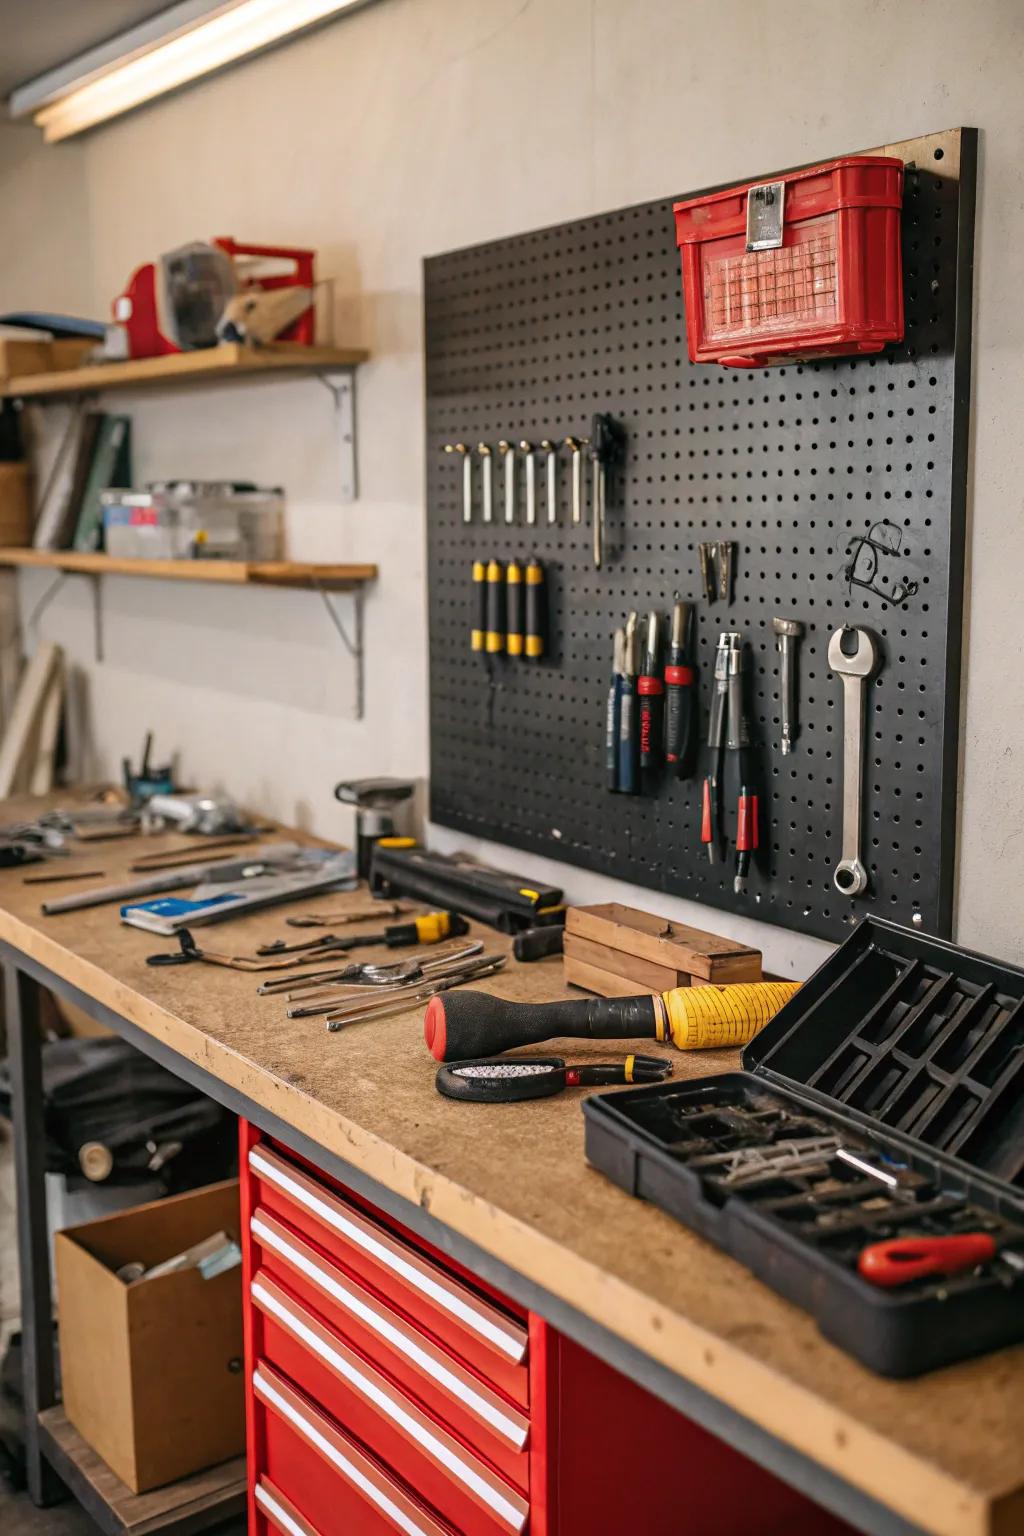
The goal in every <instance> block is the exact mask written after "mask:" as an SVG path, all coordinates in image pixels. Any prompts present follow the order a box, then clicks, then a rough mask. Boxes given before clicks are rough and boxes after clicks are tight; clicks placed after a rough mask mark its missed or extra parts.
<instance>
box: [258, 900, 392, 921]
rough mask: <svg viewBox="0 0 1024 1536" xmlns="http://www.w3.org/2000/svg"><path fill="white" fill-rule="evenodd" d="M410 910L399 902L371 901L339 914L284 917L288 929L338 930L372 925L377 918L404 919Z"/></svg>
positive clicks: (327, 913) (326, 913)
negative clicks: (346, 925) (355, 925)
mask: <svg viewBox="0 0 1024 1536" xmlns="http://www.w3.org/2000/svg"><path fill="white" fill-rule="evenodd" d="M411 911H412V908H411V907H410V906H408V905H407V904H406V903H405V902H401V901H371V902H369V903H367V905H366V906H362V907H346V908H345V909H344V911H341V912H303V913H301V914H300V915H299V916H298V917H286V918H285V922H286V923H287V924H288V927H289V928H338V927H343V926H344V925H345V924H346V923H372V922H376V920H377V918H378V917H405V916H406V914H407V913H409V912H411Z"/></svg>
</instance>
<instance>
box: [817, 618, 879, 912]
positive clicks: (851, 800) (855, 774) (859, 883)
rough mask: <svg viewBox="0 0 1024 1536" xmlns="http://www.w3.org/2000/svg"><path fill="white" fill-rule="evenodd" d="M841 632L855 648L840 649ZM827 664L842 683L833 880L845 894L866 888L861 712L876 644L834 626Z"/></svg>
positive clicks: (865, 633)
mask: <svg viewBox="0 0 1024 1536" xmlns="http://www.w3.org/2000/svg"><path fill="white" fill-rule="evenodd" d="M844 635H853V636H854V637H855V638H856V641H857V649H856V650H855V651H854V653H853V655H852V656H848V655H847V654H846V652H845V651H844V650H843V637H844ZM828 664H829V666H830V667H831V669H832V671H833V672H834V673H835V674H836V675H837V677H839V678H841V679H842V684H843V847H842V856H841V858H840V860H839V863H838V864H837V865H836V867H835V869H834V871H833V873H832V879H833V881H834V882H835V887H836V890H837V891H841V892H842V894H843V895H844V896H860V895H861V894H862V892H863V891H865V890H866V889H867V884H868V872H867V870H866V869H865V868H864V865H863V864H862V862H861V857H860V849H861V831H862V819H863V814H864V715H865V702H866V693H867V683H868V679H869V678H870V677H872V676H873V675H874V673H875V670H876V668H877V666H878V643H877V641H876V640H875V637H874V635H873V634H872V633H871V631H870V630H867V629H837V630H836V631H835V633H834V634H833V636H832V638H831V640H830V641H829V643H828Z"/></svg>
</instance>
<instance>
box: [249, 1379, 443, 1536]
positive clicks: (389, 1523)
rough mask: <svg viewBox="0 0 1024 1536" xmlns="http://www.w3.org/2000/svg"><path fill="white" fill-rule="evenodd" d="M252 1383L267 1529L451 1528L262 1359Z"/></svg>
mask: <svg viewBox="0 0 1024 1536" xmlns="http://www.w3.org/2000/svg"><path fill="white" fill-rule="evenodd" d="M252 1387H253V1397H254V1400H255V1404H256V1411H257V1413H262V1415H263V1420H264V1436H263V1441H264V1454H265V1458H266V1464H265V1466H264V1467H262V1468H260V1469H259V1476H258V1478H257V1481H256V1486H255V1489H254V1494H255V1500H256V1509H257V1512H258V1517H259V1518H261V1519H262V1520H264V1521H265V1529H266V1531H267V1533H268V1536H277V1533H278V1532H281V1533H283V1536H338V1533H339V1532H341V1531H346V1532H351V1533H352V1536H355V1533H356V1532H358V1536H396V1533H399V1536H455V1533H454V1532H453V1530H452V1527H451V1526H449V1525H446V1524H445V1522H444V1521H443V1520H439V1519H438V1517H437V1516H436V1515H435V1514H433V1513H432V1512H431V1511H429V1510H427V1509H426V1508H425V1507H424V1506H423V1505H422V1504H421V1503H420V1502H419V1500H418V1499H415V1498H414V1497H413V1496H412V1494H411V1493H410V1490H409V1489H407V1488H405V1487H403V1486H402V1484H401V1483H399V1482H398V1481H397V1480H396V1479H395V1478H394V1477H392V1476H391V1474H390V1473H388V1472H387V1471H386V1470H385V1469H384V1468H383V1467H381V1466H379V1465H378V1464H377V1462H376V1461H374V1460H373V1458H372V1457H370V1456H367V1454H366V1452H365V1451H364V1450H362V1449H361V1448H360V1447H359V1446H356V1445H354V1444H353V1442H352V1441H351V1440H350V1439H349V1438H348V1436H347V1435H344V1434H342V1433H341V1431H340V1430H339V1429H338V1427H337V1425H335V1424H331V1423H330V1422H329V1421H328V1420H327V1419H326V1418H325V1417H324V1415H323V1414H322V1413H320V1412H318V1410H317V1409H316V1408H315V1407H314V1406H313V1404H312V1403H310V1402H309V1401H308V1400H307V1399H305V1398H304V1397H302V1396H301V1395H300V1394H299V1393H298V1392H296V1391H295V1390H294V1389H293V1388H292V1387H290V1386H289V1385H288V1383H287V1382H285V1381H282V1379H281V1378H280V1377H279V1376H277V1375H276V1374H275V1373H274V1372H273V1371H272V1370H270V1369H269V1368H268V1367H267V1366H266V1365H265V1364H262V1363H261V1364H260V1365H258V1366H257V1367H256V1370H255V1371H254V1372H253V1378H252ZM289 1522H291V1523H289ZM260 1536H263V1533H262V1531H261V1533H260Z"/></svg>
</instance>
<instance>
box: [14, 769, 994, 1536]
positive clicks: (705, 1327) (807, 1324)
mask: <svg viewBox="0 0 1024 1536" xmlns="http://www.w3.org/2000/svg"><path fill="white" fill-rule="evenodd" d="M43 803H44V802H39V801H28V800H21V801H9V802H8V803H7V806H6V807H5V810H6V812H7V814H6V815H5V816H4V820H14V819H16V818H21V817H23V816H28V815H31V814H35V813H36V812H37V811H38V809H39V808H40V806H41V804H43ZM49 803H51V804H52V803H55V802H54V797H50V800H49ZM182 841H183V840H182V838H181V837H180V836H170V835H168V836H167V837H166V838H161V839H147V840H145V842H144V843H143V840H142V839H141V838H140V839H138V840H135V839H131V840H126V841H124V842H112V843H98V844H94V845H91V846H90V847H89V848H88V850H87V851H83V852H81V853H75V854H74V855H73V856H72V857H71V858H70V859H68V860H67V861H62V862H61V864H60V865H59V866H58V868H59V869H61V870H63V869H65V868H66V869H67V870H68V871H70V870H72V869H74V868H76V867H77V868H83V869H84V868H89V869H103V870H104V871H105V872H106V878H105V880H103V881H98V882H95V883H97V884H106V883H109V882H110V881H113V880H115V879H119V878H121V877H122V875H125V872H126V870H127V866H128V864H129V863H130V861H131V860H132V859H133V858H137V857H138V856H139V854H140V853H141V852H143V851H145V852H146V853H149V852H150V851H155V850H156V849H158V848H160V847H162V846H168V847H169V846H171V845H172V844H173V845H174V846H180V844H181V842H182ZM38 870H39V866H34V867H33V868H32V869H31V870H28V871H20V870H3V871H0V940H3V941H5V942H7V943H8V944H10V945H12V946H14V947H15V948H16V949H18V950H20V951H22V952H23V953H25V954H27V955H29V956H31V957H32V958H33V959H35V960H36V961H38V962H40V963H41V964H42V965H45V966H47V967H48V968H49V969H50V970H51V971H53V972H54V973H56V974H57V975H58V976H60V977H62V978H63V979H64V980H66V981H68V982H69V983H71V984H73V985H74V986H76V987H78V988H80V989H81V990H82V991H84V992H86V993H88V994H89V995H90V996H92V997H94V998H96V999H98V1000H99V1001H100V1002H102V1003H103V1004H105V1005H106V1006H107V1007H109V1008H111V1009H113V1010H115V1011H116V1012H117V1013H118V1014H120V1015H121V1016H123V1017H124V1018H126V1019H128V1020H130V1021H131V1022H132V1023H134V1024H136V1025H137V1026H139V1027H140V1028H141V1029H143V1030H145V1031H146V1032H147V1033H148V1034H150V1035H151V1036H153V1037H154V1038H155V1039H159V1040H162V1041H164V1042H166V1044H167V1045H168V1046H170V1047H172V1048H173V1049H174V1050H175V1051H177V1052H179V1053H180V1054H181V1055H182V1056H184V1057H186V1058H188V1059H189V1060H191V1061H193V1062H195V1063H197V1064H199V1065H201V1066H202V1067H204V1068H205V1069H206V1070H207V1071H209V1072H211V1073H213V1074H215V1075H216V1076H217V1077H218V1078H220V1079H222V1080H223V1081H224V1082H226V1083H228V1084H230V1085H231V1086H233V1087H234V1088H236V1089H238V1090H239V1091H241V1092H242V1093H244V1094H246V1095H248V1096H249V1097H250V1098H251V1099H252V1100H254V1101H255V1102H256V1103H257V1104H259V1105H261V1106H263V1107H264V1108H265V1109H267V1110H269V1111H271V1112H272V1113H274V1114H275V1115H278V1116H280V1117H281V1118H282V1119H283V1120H285V1121H286V1122H288V1123H289V1124H291V1125H294V1126H295V1127H296V1128H297V1129H298V1130H300V1131H301V1132H303V1133H305V1134H306V1135H307V1136H309V1137H311V1138H313V1140H315V1141H316V1142H318V1143H319V1144H320V1145H322V1146H323V1147H324V1148H326V1149H328V1150H329V1151H331V1152H332V1153H334V1154H336V1155H337V1156H339V1157H341V1158H343V1159H345V1160H346V1161H347V1162H348V1163H350V1164H352V1165H353V1166H355V1167H356V1168H358V1169H360V1170H361V1171H362V1172H363V1173H365V1174H366V1175H368V1176H369V1177H370V1178H372V1179H375V1180H377V1181H378V1182H379V1183H380V1184H382V1185H384V1186H386V1187H387V1188H388V1189H390V1190H392V1191H393V1192H395V1193H396V1194H398V1195H399V1196H402V1197H404V1198H405V1199H407V1200H409V1201H412V1202H414V1203H416V1204H418V1205H420V1206H422V1207H424V1208H425V1209H427V1210H429V1211H430V1212H431V1213H432V1214H433V1215H434V1216H435V1217H436V1218H438V1219H439V1220H441V1221H442V1222H444V1223H446V1224H447V1225H448V1226H449V1227H451V1228H452V1229H453V1230H455V1231H457V1232H459V1233H461V1234H462V1235H463V1236H464V1237H466V1238H468V1239H470V1240H471V1241H472V1242H474V1243H476V1244H478V1245H479V1246H480V1247H481V1248H483V1249H485V1250H486V1251H487V1252H489V1253H491V1254H493V1255H494V1256H495V1257H497V1258H498V1259H500V1260H502V1261H503V1262H504V1263H506V1264H508V1265H509V1266H511V1267H512V1268H514V1269H515V1270H517V1271H519V1272H520V1273H521V1274H523V1275H525V1276H527V1277H528V1278H529V1279H531V1280H532V1281H534V1282H536V1283H537V1284H539V1285H540V1286H543V1287H544V1288H545V1289H546V1290H547V1291H549V1292H551V1293H552V1294H553V1295H555V1296H558V1297H560V1298H562V1299H564V1300H565V1301H567V1302H569V1303H570V1304H571V1305H572V1306H574V1307H575V1308H576V1309H577V1310H579V1311H580V1312H583V1313H585V1314H587V1315H588V1316H590V1317H592V1318H594V1319H595V1320H596V1321H597V1322H599V1323H600V1324H602V1325H603V1326H604V1327H605V1328H607V1329H608V1330H610V1331H611V1332H612V1333H614V1334H617V1335H618V1336H620V1337H621V1338H623V1339H625V1340H627V1341H629V1342H630V1343H632V1344H633V1345H635V1346H637V1347H638V1348H639V1349H641V1350H642V1351H644V1352H645V1353H646V1354H648V1355H649V1356H651V1357H653V1358H654V1359H655V1360H657V1361H659V1362H660V1363H662V1364H663V1365H665V1366H667V1367H668V1368H670V1369H671V1370H673V1371H675V1372H677V1373H679V1374H680V1375H682V1376H684V1377H686V1378H687V1379H688V1380H689V1381H691V1382H693V1383H695V1384H696V1385H697V1386H698V1387H700V1388H702V1389H703V1390H704V1391H706V1392H708V1393H710V1394H711V1395H713V1396H714V1397H716V1398H718V1399H720V1400H721V1401H722V1402H724V1403H726V1404H728V1405H729V1406H730V1407H731V1408H733V1409H735V1410H736V1411H737V1412H739V1413H740V1414H743V1415H744V1416H745V1417H747V1418H748V1419H750V1420H752V1421H753V1422H755V1423H756V1424H758V1425H760V1426H762V1427H763V1428H764V1429H765V1430H767V1431H768V1432H769V1433H771V1434H772V1435H774V1436H776V1437H777V1438H778V1439H779V1440H781V1441H783V1442H784V1443H786V1444H788V1445H791V1446H793V1447H794V1448H796V1449H797V1450H798V1451H800V1452H801V1453H803V1454H804V1455H805V1456H807V1457H809V1458H811V1459H812V1460H813V1461H815V1462H817V1463H819V1464H821V1465H823V1466H825V1467H827V1468H829V1469H831V1470H832V1471H833V1472H835V1473H836V1474H837V1475H838V1476H839V1477H841V1478H843V1479H845V1480H846V1481H847V1482H849V1483H850V1484H852V1485H854V1486H855V1487H857V1488H860V1489H862V1490H863V1491H864V1492H865V1493H867V1494H869V1495H870V1496H872V1497H873V1498H875V1499H877V1500H879V1501H880V1502H881V1503H883V1504H886V1505H888V1506H890V1507H891V1508H892V1509H894V1510H896V1511H898V1512H899V1513H900V1514H901V1515H903V1516H904V1517H905V1518H906V1519H908V1520H909V1521H911V1522H913V1523H915V1524H917V1525H920V1526H922V1527H924V1528H925V1529H926V1530H928V1531H933V1532H935V1533H940V1536H989V1533H990V1536H1015V1533H1020V1532H1022V1531H1024V1349H1013V1350H1003V1351H1001V1352H999V1353H997V1354H993V1355H989V1356H987V1357H986V1358H983V1359H980V1360H976V1361H971V1362H968V1363H966V1364H963V1365H958V1366H955V1367H952V1368H950V1369H948V1370H944V1371H938V1372H934V1373H932V1374H930V1375H928V1376H925V1377H922V1378H920V1379H918V1380H917V1381H912V1382H891V1381H885V1380H883V1379H882V1378H880V1377H877V1376H874V1375H872V1374H871V1373H870V1372H869V1371H867V1370H865V1369H864V1368H862V1367H861V1366H859V1365H858V1364H857V1363H856V1362H855V1361H853V1360H851V1359H849V1358H848V1357H847V1356H846V1355H844V1354H842V1353H841V1352H840V1351H839V1350H837V1349H835V1348H834V1347H833V1346H831V1345H830V1344H828V1343H826V1342H825V1340H824V1339H822V1337H821V1336H820V1334H819V1333H818V1331H817V1329H816V1327H815V1325H814V1323H813V1322H812V1320H811V1319H810V1318H809V1317H808V1316H807V1315H806V1314H805V1313H803V1312H801V1311H799V1310H798V1309H797V1308H795V1307H792V1306H790V1305H788V1304H787V1303H786V1302H784V1301H783V1300H781V1299H780V1298H779V1297H778V1296H776V1295H775V1294H774V1293H773V1292H772V1291H770V1290H768V1289H767V1287H765V1286H763V1285H761V1284H760V1283H759V1282H758V1281H757V1280H755V1279H754V1278H753V1277H752V1276H750V1275H749V1274H748V1273H747V1272H746V1271H745V1270H744V1269H742V1268H741V1267H740V1266H739V1265H738V1264H736V1263H734V1262H733V1261H732V1260H731V1259H729V1258H727V1257H726V1256H725V1255H724V1254H722V1253H720V1252H719V1251H718V1250H717V1249H715V1248H713V1247H711V1246H710V1245H709V1244H708V1243H705V1242H703V1241H702V1240H701V1239H700V1238H698V1237H697V1236H695V1235H694V1234H693V1233H692V1232H690V1231H689V1230H688V1229H686V1228H685V1227H682V1226H680V1225H678V1224H677V1223H676V1222H674V1221H672V1220H671V1219H670V1218H669V1217H668V1216H666V1215H664V1214H662V1213H661V1212H660V1211H657V1210H655V1209H653V1208H652V1207H650V1206H647V1205H644V1204H643V1203H642V1202H640V1201H639V1200H634V1199H631V1198H630V1197H629V1196H627V1195H626V1194H624V1193H623V1192H622V1191H620V1190H619V1189H617V1188H615V1187H614V1186H613V1185H612V1184H610V1183H609V1182H608V1181H607V1180H606V1179H604V1178H603V1177H602V1176H601V1175H600V1174H599V1173H597V1172H595V1171H594V1170H593V1169H591V1168H589V1167H588V1166H587V1164H586V1162H585V1161H584V1156H583V1119H582V1116H581V1114H580V1109H579V1104H580V1095H579V1094H578V1093H572V1092H569V1093H565V1094H562V1095H560V1096H559V1097H557V1098H553V1099H547V1100H542V1101H539V1102H537V1103H532V1104H531V1103H525V1104H519V1105H495V1106H484V1105H477V1104H460V1103H454V1102H451V1101H449V1100H445V1099H442V1098H440V1097H439V1096H438V1095H437V1094H436V1092H435V1091H434V1086H433V1079H434V1072H435V1070H436V1063H434V1062H433V1061H432V1059H431V1058H430V1056H429V1055H428V1053H427V1050H426V1047H425V1046H424V1044H423V1039H422V1024H421V1017H422V1010H421V1009H417V1010H415V1011H413V1012H410V1013H407V1014H404V1015H401V1016H399V1017H396V1018H394V1019H390V1020H387V1021H385V1022H382V1023H378V1024H367V1025H363V1026H356V1027H353V1028H349V1029H348V1030H344V1031H342V1032H340V1033H338V1034H328V1033H327V1032H326V1030H325V1028H324V1025H323V1021H322V1020H318V1019H307V1020H287V1019H286V1018H285V1016H284V1006H283V1004H282V1003H281V1002H280V1001H277V1000H275V999H273V998H261V997H258V996H257V995H256V983H257V979H258V978H256V977H254V976H251V975H246V974H242V973H239V972H235V971H229V970H223V969H220V968H218V967H214V966H210V965H190V966H180V967H170V968H157V969H154V968H152V967H147V966H146V963H145V959H146V956H147V955H149V954H152V953H153V952H154V951H155V950H159V949H161V948H163V947H170V941H168V940H161V939H158V938H155V937H154V936H153V935H149V934H145V933H142V932H139V931H136V930H133V929H129V928H125V927H124V926H123V925H121V923H120V922H119V921H118V919H117V916H116V908H115V907H113V906H108V907H100V908H94V909H92V910H90V911H86V912H79V913H71V914H67V915H64V916H58V917H49V918H47V917H43V916H42V915H41V913H40V902H41V900H42V899H43V898H44V897H50V896H57V895H60V894H63V893H65V892H70V891H78V890H82V889H85V888H88V887H89V886H90V885H91V884H92V883H93V882H82V884H81V885H79V884H77V883H76V884H68V885H54V886H38V885H25V884H24V876H25V873H30V874H31V873H36V872H38ZM126 877H127V876H126ZM353 900H354V898H353V897H351V896H340V897H338V896H333V897H321V898H320V899H319V900H316V901H307V902H304V903H302V904H301V906H300V907H299V908H297V910H313V911H315V910H320V911H327V910H337V909H338V908H339V907H340V906H343V905H345V904H346V903H351V902H352V901H353ZM284 910H285V911H289V910H296V909H291V908H289V909H284ZM307 932H309V933H310V936H313V935H314V934H315V932H316V930H307ZM480 933H481V936H485V937H486V938H487V943H488V948H497V947H502V948H504V947H507V941H505V940H504V939H501V938H499V937H498V936H496V935H494V934H492V933H490V932H489V930H480ZM283 934H290V935H291V936H292V937H293V938H298V937H300V936H301V931H297V930H294V929H291V930H290V929H288V928H287V927H286V926H285V924H284V911H282V910H280V909H279V910H277V911H270V912H264V913H262V914H258V915H255V916H253V917H251V918H246V919H240V920H235V921H232V922H230V923H225V924H222V925H219V926H217V927H215V928H212V929H209V930H207V931H206V933H205V942H207V943H208V944H209V946H210V947H211V948H220V949H224V948H229V949H231V950H233V951H236V952H243V953H244V952H251V951H252V950H253V949H254V948H255V946H256V944H257V943H259V942H264V941H266V940H269V939H272V938H277V937H279V936H281V935H283ZM366 953H367V956H368V957H369V956H370V955H371V954H372V953H373V952H372V951H367V952H366ZM392 958H393V956H392ZM484 985H485V986H486V987H487V988H489V989H490V990H493V991H494V992H495V993H498V994H500V995H502V996H505V997H513V998H519V999H529V1000H540V999H542V998H552V997H560V996H565V995H567V994H566V992H565V989H564V987H563V985H562V979H561V963H560V961H559V960H554V959H553V960H548V961H542V962H540V963H539V964H536V965H532V966H518V965H516V964H515V963H514V962H512V963H510V966H509V968H508V969H506V971H504V972H503V973H502V974H500V975H499V976H497V977H495V978H493V979H491V980H489V981H487V982H486V983H484ZM653 1048H654V1049H659V1048H658V1047H653ZM549 1049H551V1050H557V1047H554V1046H552V1047H550V1048H548V1047H544V1048H543V1051H542V1052H541V1053H542V1054H543V1053H546V1052H547V1051H548V1050H549ZM566 1051H567V1052H569V1053H571V1056H572V1057H573V1058H577V1059H579V1058H581V1057H583V1056H585V1055H587V1054H588V1053H589V1054H591V1055H593V1056H595V1057H597V1058H601V1057H604V1058H607V1057H608V1056H609V1055H611V1056H614V1054H615V1053H614V1051H612V1052H609V1049H608V1047H607V1045H605V1046H603V1047H602V1046H601V1045H600V1044H597V1045H595V1046H587V1045H586V1044H585V1043H584V1042H572V1043H571V1044H569V1045H567V1047H566ZM673 1055H674V1065H675V1069H676V1075H677V1076H683V1075H685V1076H703V1075H706V1074H710V1073H715V1072H721V1071H723V1070H729V1069H731V1068H733V1067H734V1066H735V1062H736V1057H735V1054H734V1053H732V1052H710V1053H707V1052H706V1053H693V1054H689V1055H686V1054H682V1053H673Z"/></svg>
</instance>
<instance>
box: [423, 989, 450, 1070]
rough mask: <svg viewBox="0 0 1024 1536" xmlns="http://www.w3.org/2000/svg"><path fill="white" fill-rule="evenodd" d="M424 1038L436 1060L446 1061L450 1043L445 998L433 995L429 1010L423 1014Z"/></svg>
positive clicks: (428, 1006)
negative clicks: (445, 1054)
mask: <svg viewBox="0 0 1024 1536" xmlns="http://www.w3.org/2000/svg"><path fill="white" fill-rule="evenodd" d="M423 1038H424V1040H425V1041H426V1042H427V1050H428V1051H429V1052H430V1054H431V1056H433V1057H434V1059H435V1060H436V1061H444V1053H445V1047H446V1046H447V1044H448V1025H447V1023H446V1022H445V1016H444V999H443V998H440V997H432V998H431V999H430V1002H429V1003H428V1004H427V1011H426V1013H425V1014H424V1015H423Z"/></svg>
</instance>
